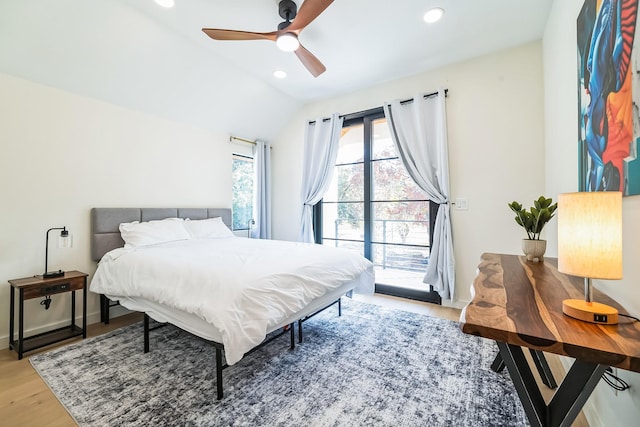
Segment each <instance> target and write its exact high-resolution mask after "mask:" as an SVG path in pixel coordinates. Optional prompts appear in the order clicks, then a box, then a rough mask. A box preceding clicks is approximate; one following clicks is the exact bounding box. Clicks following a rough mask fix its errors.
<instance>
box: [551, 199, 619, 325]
mask: <svg viewBox="0 0 640 427" xmlns="http://www.w3.org/2000/svg"><path fill="white" fill-rule="evenodd" d="M558 271H560V272H561V273H566V274H570V275H573V276H581V277H584V298H585V299H584V300H579V299H566V300H564V301H562V312H563V313H564V314H566V315H567V316H571V317H574V318H576V319H579V320H583V321H586V322H591V323H603V324H608V325H614V324H616V323H618V311H617V310H616V309H615V308H613V307H610V306H608V305H605V304H600V303H597V302H593V301H592V298H591V279H606V280H618V279H622V193H620V192H616V191H597V192H582V193H567V194H560V195H559V197H558Z"/></svg>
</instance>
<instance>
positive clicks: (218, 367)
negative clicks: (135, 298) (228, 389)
mask: <svg viewBox="0 0 640 427" xmlns="http://www.w3.org/2000/svg"><path fill="white" fill-rule="evenodd" d="M336 303H337V304H338V316H342V301H341V298H338V299H337V300H336V301H334V302H332V303H331V304H329V305H327V306H325V307H323V308H321V309H320V310H318V311H316V312H314V313H312V314H310V315H308V316H305V317H303V318H300V319H298V340H299V341H298V342H299V343H301V342H302V323H303V322H305V321H307V320H309V319H311V318H312V317H313V316H315V315H316V314H318V313H320V312H322V311H324V310H326V309H327V308H329V307H331V306H332V305H334V304H336ZM143 323H144V352H145V353H149V332H150V331H153V330H156V329H159V328H162V327H164V326H167V324H168V323H160V324H158V325H157V326H154V327H150V325H149V315H148V314H147V313H144V322H143ZM294 326H295V321H294V322H291V323H289V324H288V325H286V326H284V327H283V328H282V330H281V331H280V332H278V333H277V334H275V335H272V336H270V337H269V338H267V339H265V340H264V341H262V342H261V343H260V344H258V345H257V346H255V347H254V348H252V349H251V350H249V351H248V352H246V353H245V356H246V355H249V354H251V353H253V352H254V351H256V350H258V349H260V348H262V347H264V346H265V345H267V344H269V343H270V342H271V341H273V340H275V339H276V338H279V337H281V336H282V335H285V334H286V333H289V335H290V346H289V349H290V350H293V349H294V348H295V331H294V329H295V328H294ZM191 335H193V336H195V337H197V338H200V339H202V340H203V341H206V342H208V343H210V344H213V346H214V347H215V349H216V391H217V399H218V400H220V399H222V398H223V386H222V371H223V370H224V369H226V368H228V367H229V365H228V364H227V363H224V364H223V363H222V352H223V350H224V345H223V344H221V343H219V342H216V341H212V340H207V339H205V338H202V337H198V336H197V335H194V334H191Z"/></svg>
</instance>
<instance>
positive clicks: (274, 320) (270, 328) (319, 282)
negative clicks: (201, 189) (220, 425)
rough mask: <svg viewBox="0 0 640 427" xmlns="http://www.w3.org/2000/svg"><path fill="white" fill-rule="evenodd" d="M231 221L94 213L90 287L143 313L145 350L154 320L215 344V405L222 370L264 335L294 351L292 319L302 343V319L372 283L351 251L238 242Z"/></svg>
mask: <svg viewBox="0 0 640 427" xmlns="http://www.w3.org/2000/svg"><path fill="white" fill-rule="evenodd" d="M230 222H231V210H230V209H220V208H199V209H198V208H188V209H180V208H159V209H158V208H94V209H92V211H91V229H92V234H91V243H92V245H91V251H92V258H93V259H94V260H96V261H99V264H98V268H97V270H96V273H95V274H94V276H93V278H92V281H91V285H90V290H91V291H92V292H95V293H99V294H101V297H102V298H105V299H106V298H108V299H109V300H111V301H117V302H118V303H119V304H121V305H122V306H123V307H125V308H128V309H130V310H134V311H140V312H143V313H144V314H145V317H144V319H145V320H144V351H145V352H147V351H149V330H150V327H149V319H150V318H151V319H153V320H155V321H157V322H160V323H171V324H173V325H175V326H177V327H179V328H181V329H183V330H185V331H187V332H189V333H191V334H193V335H196V336H198V337H200V338H202V339H205V340H207V341H210V342H211V343H212V344H213V345H214V347H215V351H216V379H217V393H218V396H217V397H218V399H221V398H222V396H223V387H222V370H223V369H224V368H226V367H228V366H229V365H232V364H234V363H236V362H238V361H239V360H240V359H242V357H243V356H244V355H245V354H248V353H249V352H251V351H252V350H253V349H255V348H257V347H258V346H259V345H262V344H263V343H264V342H265V338H266V337H267V335H269V336H273V337H274V338H275V337H278V336H281V335H282V334H285V333H289V334H290V336H291V347H292V348H293V347H294V345H295V344H294V341H295V340H294V329H295V326H294V325H295V323H296V322H298V325H297V326H298V332H299V334H300V339H301V334H302V321H303V320H305V319H307V318H309V317H310V316H313V315H314V314H315V313H317V312H319V311H321V310H323V309H325V308H327V307H329V306H331V305H333V304H335V303H336V302H337V303H338V305H339V301H340V298H341V296H343V295H345V294H350V293H351V292H353V291H356V292H363V293H372V292H373V283H374V273H373V266H372V264H371V263H370V262H369V261H367V260H365V259H364V258H362V257H360V256H359V255H357V254H354V253H352V252H350V251H347V250H344V249H338V248H329V247H326V246H321V245H311V244H302V243H294V242H280V241H266V240H253V239H247V238H242V237H236V236H233V234H232V233H231V232H230V230H229V228H228V226H229V224H230ZM158 230H160V231H158ZM158 235H161V237H162V238H160V239H159V238H158ZM166 236H169V237H166ZM158 239H159V240H158ZM125 242H126V243H125ZM101 308H102V309H104V308H105V306H104V303H103V304H102V305H101ZM107 311H108V306H107ZM107 316H108V314H107ZM107 318H108V317H107ZM103 320H104V319H103ZM278 331H280V333H277V332H278ZM223 352H224V358H225V360H226V363H223V360H222V355H223Z"/></svg>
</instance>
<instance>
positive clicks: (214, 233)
mask: <svg viewBox="0 0 640 427" xmlns="http://www.w3.org/2000/svg"><path fill="white" fill-rule="evenodd" d="M184 228H186V229H187V231H188V232H189V235H190V236H191V238H192V239H221V238H224V237H233V232H232V231H231V230H229V227H227V226H226V225H225V223H224V222H222V218H220V217H217V218H209V219H197V220H186V221H185V222H184Z"/></svg>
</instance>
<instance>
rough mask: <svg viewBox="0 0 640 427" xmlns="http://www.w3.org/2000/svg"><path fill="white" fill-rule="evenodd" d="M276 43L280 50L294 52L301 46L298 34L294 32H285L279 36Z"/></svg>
mask: <svg viewBox="0 0 640 427" xmlns="http://www.w3.org/2000/svg"><path fill="white" fill-rule="evenodd" d="M276 45H278V48H279V49H280V50H283V51H285V52H293V51H294V50H296V49H297V48H298V47H299V46H300V42H299V41H298V36H296V35H295V34H293V33H284V34H281V35H279V36H278V38H277V39H276Z"/></svg>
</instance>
